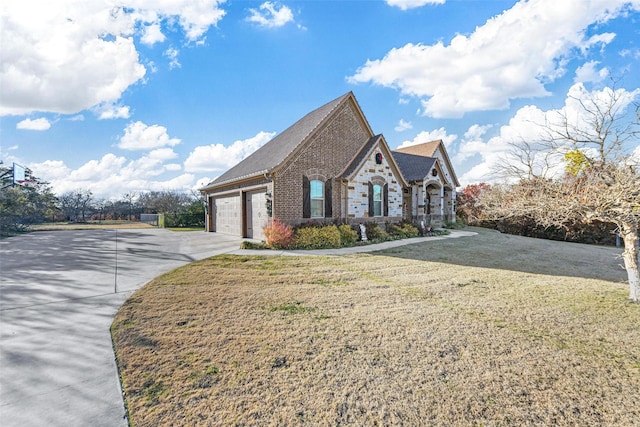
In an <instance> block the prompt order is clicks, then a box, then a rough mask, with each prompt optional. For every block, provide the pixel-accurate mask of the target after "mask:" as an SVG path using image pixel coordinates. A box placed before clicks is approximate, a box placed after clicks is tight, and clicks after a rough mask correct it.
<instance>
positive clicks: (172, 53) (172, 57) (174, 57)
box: [164, 47, 182, 70]
mask: <svg viewBox="0 0 640 427" xmlns="http://www.w3.org/2000/svg"><path fill="white" fill-rule="evenodd" d="M179 54H180V51H179V50H178V49H176V48H174V47H170V48H169V49H167V50H165V51H164V56H166V57H167V58H169V69H170V70H173V69H174V68H180V67H182V64H181V63H180V61H179V60H178V55H179Z"/></svg>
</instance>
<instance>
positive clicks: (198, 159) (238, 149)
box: [184, 131, 275, 172]
mask: <svg viewBox="0 0 640 427" xmlns="http://www.w3.org/2000/svg"><path fill="white" fill-rule="evenodd" d="M274 136H275V132H263V131H261V132H258V134H257V135H256V136H254V137H251V138H248V139H243V140H238V141H235V142H234V143H233V144H231V145H229V146H224V145H222V144H211V145H204V146H199V147H196V148H195V149H194V150H193V151H192V152H191V154H189V157H188V158H187V160H186V161H185V162H184V168H185V170H186V171H187V172H220V171H225V170H227V169H229V168H231V167H232V166H234V165H235V164H237V163H239V162H240V161H241V160H243V159H244V158H246V157H247V156H248V155H249V154H251V153H253V152H254V151H256V150H257V149H258V148H260V147H262V146H263V145H264V144H266V143H267V142H269V141H270V140H271V139H272V138H273V137H274Z"/></svg>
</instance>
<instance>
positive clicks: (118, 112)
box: [93, 102, 131, 120]
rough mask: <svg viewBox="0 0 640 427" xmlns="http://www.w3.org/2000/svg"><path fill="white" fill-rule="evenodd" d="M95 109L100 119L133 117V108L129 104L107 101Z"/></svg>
mask: <svg viewBox="0 0 640 427" xmlns="http://www.w3.org/2000/svg"><path fill="white" fill-rule="evenodd" d="M93 111H94V112H95V113H96V114H97V115H98V120H111V119H128V118H129V117H131V109H130V107H129V106H128V105H118V104H114V103H112V102H105V103H102V104H100V105H98V106H96V107H95V108H94V109H93Z"/></svg>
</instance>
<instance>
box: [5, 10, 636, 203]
mask: <svg viewBox="0 0 640 427" xmlns="http://www.w3.org/2000/svg"><path fill="white" fill-rule="evenodd" d="M614 85H615V90H617V91H619V93H620V94H622V95H623V96H624V99H627V100H628V103H632V102H634V101H635V102H638V101H640V0H633V1H624V0H530V1H514V0H510V1H506V0H386V1H384V0H376V1H373V0H372V1H367V0H363V1H360V0H351V1H338V0H333V1H321V0H315V1H312V0H307V1H294V0H283V1H238V0H226V1H223V0H199V1H197V2H196V1H193V0H118V1H115V0H92V1H86V0H55V1H52V0H21V1H19V2H18V1H5V2H2V4H0V160H2V161H3V162H4V164H5V166H6V165H10V164H11V163H12V162H16V163H18V164H21V165H24V166H26V167H28V168H31V169H32V171H33V173H34V175H35V176H37V177H38V178H40V179H42V180H46V181H48V182H49V183H50V184H51V186H52V188H53V190H54V192H56V193H57V194H62V193H64V192H68V191H75V190H78V189H83V190H86V189H88V190H91V191H92V193H93V195H94V196H95V197H96V198H105V199H118V198H121V197H122V195H124V194H126V193H131V192H134V193H140V192H144V191H165V190H170V191H173V190H176V191H192V190H197V189H198V188H200V187H202V186H203V185H205V184H206V183H208V182H210V181H211V180H213V179H215V178H216V177H217V176H219V175H221V174H222V173H223V172H224V171H226V170H227V169H228V168H230V167H232V166H233V165H235V164H236V163H237V162H239V161H240V160H242V159H243V158H244V157H246V156H247V155H249V154H251V153H252V152H253V151H255V150H256V149H258V148H259V147H261V146H262V145H263V144H265V143H266V142H268V141H269V140H270V139H271V138H273V137H274V136H275V135H277V134H278V133H280V132H282V131H284V130H285V129H286V128H287V127H289V126H290V125H292V124H293V123H295V122H296V121H297V120H298V119H300V118H302V117H303V116H304V115H305V114H307V113H308V112H310V111H312V110H314V109H316V108H318V107H320V106H321V105H323V104H325V103H327V102H329V101H331V100H333V99H335V98H338V97H339V96H341V95H343V94H345V93H347V92H349V91H353V93H354V95H355V97H356V99H357V100H358V103H359V105H360V107H361V108H362V110H363V112H364V114H365V116H366V118H367V119H368V121H369V124H370V125H371V128H372V129H373V131H374V132H375V133H382V134H384V136H385V139H386V141H387V142H388V144H389V146H390V147H391V149H395V148H397V147H399V146H404V145H409V144H414V143H420V142H427V141H431V140H435V139H442V140H443V141H444V143H445V146H446V148H447V151H448V154H449V157H450V158H451V160H452V163H453V166H454V169H455V171H456V174H457V176H458V178H459V180H460V183H461V185H462V186H463V187H464V186H466V185H468V184H473V183H478V182H492V180H494V179H495V177H494V176H492V172H491V171H492V167H493V165H495V163H496V162H497V161H498V159H499V158H500V155H501V154H502V153H504V152H505V150H507V148H508V142H509V141H510V139H511V140H512V139H513V138H516V137H520V136H522V135H526V134H528V133H530V128H531V123H532V121H533V119H535V118H540V117H544V116H545V115H546V114H548V113H550V112H558V111H569V110H568V109H570V108H571V103H572V102H574V103H575V100H576V99H580V98H581V97H583V96H589V95H592V94H598V93H605V92H606V91H607V90H613V88H614ZM631 149H632V150H633V149H635V150H637V152H638V153H639V154H640V148H638V147H631Z"/></svg>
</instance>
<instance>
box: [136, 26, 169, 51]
mask: <svg viewBox="0 0 640 427" xmlns="http://www.w3.org/2000/svg"><path fill="white" fill-rule="evenodd" d="M143 28H144V29H143V32H142V37H141V38H140V41H141V42H142V43H144V44H146V45H147V46H153V45H154V44H156V43H162V42H163V41H165V39H166V36H165V35H164V34H163V33H162V27H161V26H160V23H159V22H152V23H150V24H148V25H145V26H144V27H143Z"/></svg>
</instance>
